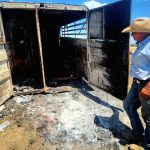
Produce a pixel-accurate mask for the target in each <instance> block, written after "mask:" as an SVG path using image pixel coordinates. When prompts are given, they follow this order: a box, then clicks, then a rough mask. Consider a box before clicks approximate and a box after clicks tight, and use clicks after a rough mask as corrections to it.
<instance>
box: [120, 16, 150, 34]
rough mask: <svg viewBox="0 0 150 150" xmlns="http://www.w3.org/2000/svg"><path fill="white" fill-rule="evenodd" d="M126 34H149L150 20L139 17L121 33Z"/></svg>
mask: <svg viewBox="0 0 150 150" xmlns="http://www.w3.org/2000/svg"><path fill="white" fill-rule="evenodd" d="M126 32H144V33H150V18H148V17H140V18H137V19H135V20H134V21H133V23H132V24H131V25H130V26H128V27H126V28H125V29H124V30H123V31H122V33H126Z"/></svg>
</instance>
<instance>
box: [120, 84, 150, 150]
mask: <svg viewBox="0 0 150 150" xmlns="http://www.w3.org/2000/svg"><path fill="white" fill-rule="evenodd" d="M143 86H144V84H141V83H136V82H133V83H132V86H131V89H130V91H129V93H128V95H127V97H126V98H125V100H124V103H123V106H124V109H125V111H126V113H127V115H128V116H129V119H130V122H131V126H132V129H133V133H134V135H135V138H138V139H139V138H142V137H143V135H144V138H143V140H142V146H143V147H144V148H145V150H150V99H148V100H145V99H142V98H141V97H140V96H139V91H140V90H141V88H142V87H143ZM140 106H142V109H141V112H142V117H143V119H144V122H145V124H146V128H145V130H144V128H143V125H142V122H141V120H140V118H139V115H138V112H137V109H138V108H139V107H140Z"/></svg>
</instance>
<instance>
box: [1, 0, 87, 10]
mask: <svg viewBox="0 0 150 150" xmlns="http://www.w3.org/2000/svg"><path fill="white" fill-rule="evenodd" d="M0 7H1V8H5V9H35V8H39V9H49V10H74V11H87V10H88V8H87V7H86V6H84V5H69V4H54V3H28V2H0Z"/></svg>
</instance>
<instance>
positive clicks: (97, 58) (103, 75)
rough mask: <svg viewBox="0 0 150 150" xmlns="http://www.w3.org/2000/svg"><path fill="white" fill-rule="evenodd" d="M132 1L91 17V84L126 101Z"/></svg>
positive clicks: (108, 8) (90, 15)
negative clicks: (126, 29) (128, 31)
mask: <svg viewBox="0 0 150 150" xmlns="http://www.w3.org/2000/svg"><path fill="white" fill-rule="evenodd" d="M130 10H131V0H122V1H119V2H116V3H113V4H110V5H106V6H104V7H101V8H96V9H93V10H90V11H89V13H88V58H89V60H88V61H89V62H88V66H89V81H90V82H91V83H92V84H94V85H96V86H98V87H100V88H102V89H104V90H106V91H107V92H110V93H111V94H113V95H114V96H116V97H118V98H120V99H123V98H124V97H125V96H126V94H127V85H128V49H129V34H122V33H121V31H122V30H123V29H124V28H125V27H126V26H128V25H129V24H130Z"/></svg>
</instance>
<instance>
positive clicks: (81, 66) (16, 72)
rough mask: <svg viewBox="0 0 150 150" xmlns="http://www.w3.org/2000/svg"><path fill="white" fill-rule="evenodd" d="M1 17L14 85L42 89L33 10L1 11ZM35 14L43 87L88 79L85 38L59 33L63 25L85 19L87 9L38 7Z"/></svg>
mask: <svg viewBox="0 0 150 150" xmlns="http://www.w3.org/2000/svg"><path fill="white" fill-rule="evenodd" d="M2 17H3V24H4V31H5V37H6V41H7V43H6V45H7V53H8V54H9V61H10V62H11V63H10V68H11V74H12V82H13V84H14V85H19V86H32V87H33V88H43V83H42V71H41V69H42V68H41V61H40V52H39V45H38V38H39V37H38V36H37V27H36V18H35V17H36V16H35V10H18V9H12V10H10V9H9V10H2ZM38 17H39V26H40V34H41V44H42V45H41V47H42V57H43V64H44V76H45V80H46V86H53V85H54V84H52V83H53V81H58V80H67V79H80V78H81V77H85V78H87V74H86V70H87V63H86V61H87V52H86V50H87V44H86V39H79V38H74V36H72V37H70V38H69V37H65V36H64V35H61V31H62V30H61V28H62V27H64V26H65V25H68V24H70V23H74V22H76V21H78V20H82V19H85V18H86V11H72V10H40V11H39V12H38ZM84 24H86V22H84ZM80 25H81V23H80ZM74 27H75V26H74ZM80 30H81V29H80ZM64 33H65V32H64ZM67 33H68V32H67ZM67 33H65V34H67ZM72 35H73V34H72Z"/></svg>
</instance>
